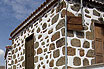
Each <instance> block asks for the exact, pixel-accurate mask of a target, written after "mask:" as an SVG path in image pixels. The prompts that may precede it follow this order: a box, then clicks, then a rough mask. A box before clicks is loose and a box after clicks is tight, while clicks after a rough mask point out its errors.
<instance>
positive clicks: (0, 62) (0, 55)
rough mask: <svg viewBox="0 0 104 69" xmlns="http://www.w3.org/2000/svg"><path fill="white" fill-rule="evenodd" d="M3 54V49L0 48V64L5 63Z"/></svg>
mask: <svg viewBox="0 0 104 69" xmlns="http://www.w3.org/2000/svg"><path fill="white" fill-rule="evenodd" d="M4 54H5V52H4V50H2V49H0V66H2V65H5V61H4Z"/></svg>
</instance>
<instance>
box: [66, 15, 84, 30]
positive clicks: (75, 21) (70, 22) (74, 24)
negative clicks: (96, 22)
mask: <svg viewBox="0 0 104 69" xmlns="http://www.w3.org/2000/svg"><path fill="white" fill-rule="evenodd" d="M67 28H68V30H76V31H77V30H78V31H79V30H83V25H82V17H72V16H68V17H67Z"/></svg>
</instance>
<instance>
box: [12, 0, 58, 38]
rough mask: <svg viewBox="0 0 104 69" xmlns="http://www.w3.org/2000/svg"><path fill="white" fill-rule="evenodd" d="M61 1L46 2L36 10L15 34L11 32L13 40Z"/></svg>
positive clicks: (48, 0) (47, 0)
mask: <svg viewBox="0 0 104 69" xmlns="http://www.w3.org/2000/svg"><path fill="white" fill-rule="evenodd" d="M58 1H59V0H46V2H44V3H43V4H41V6H40V7H39V8H38V9H36V10H35V11H34V12H33V13H32V14H31V15H30V16H29V17H28V18H27V19H25V21H23V22H22V23H21V24H20V25H19V26H18V27H17V28H16V29H15V30H14V31H13V32H11V34H10V36H11V37H12V38H13V37H14V36H16V35H17V34H18V33H19V32H20V31H21V30H23V29H24V28H25V27H26V26H28V25H29V24H30V23H32V22H33V21H35V20H37V18H39V17H40V16H41V15H42V14H43V13H44V12H46V11H47V9H49V8H50V7H51V6H53V5H54V4H55V3H57V2H58Z"/></svg>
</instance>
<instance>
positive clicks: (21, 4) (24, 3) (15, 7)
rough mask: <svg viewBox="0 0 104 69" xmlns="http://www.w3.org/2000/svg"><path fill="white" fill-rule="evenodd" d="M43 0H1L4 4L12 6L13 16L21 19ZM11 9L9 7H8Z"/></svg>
mask: <svg viewBox="0 0 104 69" xmlns="http://www.w3.org/2000/svg"><path fill="white" fill-rule="evenodd" d="M43 1H45V0H3V2H4V4H6V5H9V6H11V7H12V11H13V12H14V13H13V14H14V16H15V18H17V19H19V20H21V18H23V19H24V18H26V16H28V15H29V14H30V13H32V12H33V11H34V10H35V9H36V8H37V7H38V6H39V5H40V4H41V3H42V2H43ZM10 10H11V9H10Z"/></svg>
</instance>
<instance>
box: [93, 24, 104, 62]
mask: <svg viewBox="0 0 104 69" xmlns="http://www.w3.org/2000/svg"><path fill="white" fill-rule="evenodd" d="M103 42H104V29H103V28H102V27H101V26H95V59H96V63H103V62H104V59H103V58H104V56H103V55H104V48H103V46H104V44H103Z"/></svg>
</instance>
